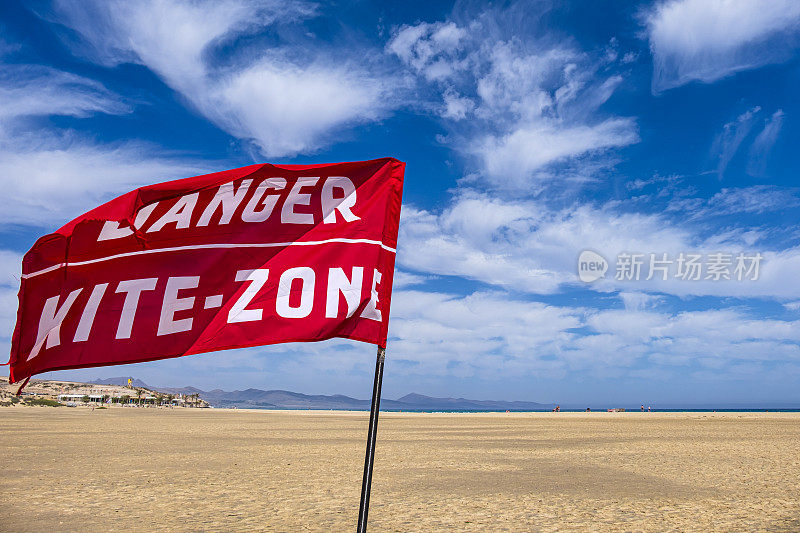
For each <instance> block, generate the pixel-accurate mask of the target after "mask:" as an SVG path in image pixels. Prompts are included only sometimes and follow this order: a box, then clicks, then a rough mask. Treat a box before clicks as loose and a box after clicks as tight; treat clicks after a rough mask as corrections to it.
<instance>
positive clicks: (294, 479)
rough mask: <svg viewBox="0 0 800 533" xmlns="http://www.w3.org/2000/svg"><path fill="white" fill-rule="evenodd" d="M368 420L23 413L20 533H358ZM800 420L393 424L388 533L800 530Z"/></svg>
mask: <svg viewBox="0 0 800 533" xmlns="http://www.w3.org/2000/svg"><path fill="white" fill-rule="evenodd" d="M366 417H367V414H366V413H341V412H338V413H337V412H333V413H331V412H325V413H321V412H265V411H244V410H240V411H224V410H211V411H209V410H168V411H163V410H147V409H141V410H139V409H116V410H115V409H109V410H105V411H94V412H92V411H90V410H85V409H84V410H80V409H35V408H7V409H4V410H2V411H0V446H2V449H3V454H2V459H0V468H2V472H3V474H2V477H0V493H2V494H3V497H2V498H0V524H2V527H0V528H1V529H3V530H4V531H23V532H24V531H43V530H52V531H78V530H90V531H128V530H130V531H152V530H171V531H190V530H191V531H197V530H217V531H237V530H275V531H297V530H313V531H348V530H351V529H353V528H354V525H355V518H356V515H357V510H358V497H359V491H360V483H361V469H362V460H363V447H364V439H365V433H366ZM798 443H800V415H798V414H777V413H716V414H712V413H708V414H698V413H693V414H677V413H669V414H664V413H658V414H656V413H652V414H648V413H591V414H582V413H558V414H555V413H538V414H514V413H512V414H476V415H469V414H399V413H385V414H383V415H382V416H381V423H380V431H379V436H378V449H377V455H376V464H375V474H374V476H375V477H374V480H373V490H372V493H373V496H372V506H371V511H370V530H371V531H436V530H451V529H457V530H466V531H487V530H489V531H531V530H537V529H538V530H541V531H554V530H593V531H597V530H602V531H640V530H652V531H665V530H680V531H686V530H695V531H733V530H739V531H741V530H785V531H791V530H798V529H800V500H798V496H799V495H800V489H799V488H798V481H797V480H798V479H800V459H798V454H797V445H798Z"/></svg>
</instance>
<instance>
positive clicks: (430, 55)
mask: <svg viewBox="0 0 800 533" xmlns="http://www.w3.org/2000/svg"><path fill="white" fill-rule="evenodd" d="M466 36H467V30H466V29H465V28H459V27H458V26H457V25H456V24H454V23H453V22H437V23H433V24H428V23H425V22H423V23H420V24H417V25H414V26H407V25H406V26H402V27H401V28H399V29H398V30H396V31H395V33H394V36H393V37H392V39H391V40H390V41H389V43H388V44H387V45H386V48H387V50H389V51H390V52H391V53H393V54H395V55H396V56H397V57H399V58H400V59H401V60H402V61H403V62H404V63H406V64H408V65H410V66H411V67H412V68H414V70H415V71H416V72H418V73H420V74H422V75H423V76H424V77H425V78H427V79H428V80H431V81H433V80H444V79H447V78H449V77H450V76H452V75H453V74H454V73H455V72H456V71H457V70H460V69H461V68H463V67H465V66H466V65H465V64H464V63H461V64H459V61H458V60H457V59H456V53H457V52H458V51H459V50H460V48H461V45H462V42H463V41H464V39H465V37H466Z"/></svg>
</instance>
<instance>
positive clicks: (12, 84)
mask: <svg viewBox="0 0 800 533" xmlns="http://www.w3.org/2000/svg"><path fill="white" fill-rule="evenodd" d="M130 111H132V107H131V106H130V105H129V104H127V103H125V102H124V101H123V99H122V98H120V97H119V96H118V95H115V94H113V93H112V92H111V91H109V90H108V89H106V88H105V87H104V86H103V85H102V84H100V83H98V82H96V81H94V80H90V79H88V78H84V77H82V76H77V75H75V74H70V73H68V72H64V71H61V70H56V69H53V68H50V67H45V66H41V65H25V64H21V65H3V68H2V70H0V121H8V120H13V119H18V118H21V117H31V116H48V115H62V116H72V117H87V116H89V115H92V114H94V113H108V114H114V115H118V114H124V113H129V112H130Z"/></svg>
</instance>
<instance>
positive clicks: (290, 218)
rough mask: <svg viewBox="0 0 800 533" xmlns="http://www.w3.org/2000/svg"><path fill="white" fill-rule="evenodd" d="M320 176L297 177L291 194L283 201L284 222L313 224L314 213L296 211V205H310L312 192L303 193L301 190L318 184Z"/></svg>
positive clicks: (282, 216) (282, 217)
mask: <svg viewBox="0 0 800 533" xmlns="http://www.w3.org/2000/svg"><path fill="white" fill-rule="evenodd" d="M317 181H319V178H297V182H295V184H294V186H293V187H292V190H291V191H290V192H289V196H288V197H287V198H286V201H285V202H284V203H283V209H281V222H283V223H284V224H313V223H314V215H313V214H311V213H296V212H295V210H294V207H295V206H296V205H309V204H310V203H311V195H310V194H301V193H300V191H301V189H303V187H313V186H314V185H316V184H317Z"/></svg>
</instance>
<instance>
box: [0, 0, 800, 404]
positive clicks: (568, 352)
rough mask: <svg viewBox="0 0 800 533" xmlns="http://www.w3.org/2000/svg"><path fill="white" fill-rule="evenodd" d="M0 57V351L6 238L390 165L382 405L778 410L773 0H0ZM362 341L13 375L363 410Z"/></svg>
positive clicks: (365, 363)
mask: <svg viewBox="0 0 800 533" xmlns="http://www.w3.org/2000/svg"><path fill="white" fill-rule="evenodd" d="M0 64H1V66H0V186H2V190H3V193H2V195H0V302H1V303H2V305H0V349H2V350H5V351H6V353H8V352H9V350H10V338H11V334H12V331H13V327H14V321H15V316H16V307H17V300H16V293H17V290H18V288H19V274H20V263H21V259H22V255H23V254H24V253H25V252H26V251H27V250H28V249H29V248H30V247H31V246H32V245H33V243H34V242H35V241H36V239H37V238H38V237H40V236H42V235H45V234H47V233H50V232H52V231H54V230H55V229H57V228H58V227H60V226H61V225H62V224H64V223H65V222H66V221H68V220H70V219H72V218H74V217H76V216H78V215H79V214H81V213H83V212H85V211H87V210H89V209H90V208H92V207H94V206H96V205H98V204H99V203H102V202H104V201H106V200H108V199H111V198H113V197H115V196H117V195H120V194H122V193H125V192H127V191H129V190H131V189H134V188H136V187H139V186H141V185H146V184H151V183H156V182H161V181H167V180H170V179H175V178H180V177H186V176H192V175H198V174H204V173H208V172H213V171H217V170H222V169H226V168H234V167H239V166H244V165H248V164H252V163H263V162H271V163H298V164H302V163H322V162H335V161H358V160H367V159H373V158H378V157H387V156H391V157H396V158H398V159H400V160H402V161H405V162H406V163H407V167H406V178H405V189H404V199H403V213H402V218H401V229H400V236H399V245H398V253H397V273H396V276H395V283H394V291H393V298H392V309H391V320H390V329H389V342H388V350H387V362H386V370H385V372H386V374H385V378H384V387H383V391H384V397H387V398H397V397H399V396H402V395H404V394H407V393H409V392H417V393H421V394H427V395H431V396H455V397H468V398H475V399H500V400H527V401H539V402H545V403H549V402H557V403H561V404H566V405H584V404H585V405H594V406H598V405H599V406H612V405H622V404H628V405H638V404H640V403H644V404H647V405H653V406H655V407H657V406H662V407H663V406H669V405H709V404H713V405H734V404H736V405H741V404H748V405H775V406H788V405H791V406H798V405H800V279H798V273H800V227H799V226H798V221H799V220H800V188H799V187H798V183H797V176H798V174H799V173H800V160H798V158H797V157H796V147H797V146H798V142H800V98H798V96H797V95H798V86H800V3H798V2H796V1H794V0H770V1H756V0H670V1H656V2H614V1H600V2H579V1H573V2H550V1H544V0H543V1H528V2H501V3H492V4H489V3H480V2H456V3H447V2H413V1H409V2H386V3H384V2H365V1H342V2H330V3H312V2H306V1H300V0H297V1H272V0H266V1H262V0H206V1H203V0H197V1H189V0H142V1H139V2H128V1H124V0H85V1H82V2H69V1H58V0H56V1H52V2H51V1H44V0H42V1H39V0H31V1H29V2H15V1H9V2H3V3H2V4H0ZM793 146H794V147H795V148H794V149H793V148H792V147H793ZM374 350H375V349H374V346H370V345H367V344H363V343H358V342H354V341H344V340H333V341H326V342H322V343H312V344H286V345H279V346H268V347H262V348H251V349H242V350H232V351H226V352H218V353H212V354H205V355H193V356H189V357H182V358H177V359H170V360H164V361H158V362H152V363H141V364H136V365H125V366H118V367H104V368H97V369H82V370H70V371H59V372H50V373H47V374H44V375H42V376H40V377H45V378H58V379H75V380H90V379H95V378H105V377H113V376H129V375H130V376H134V377H137V378H139V379H142V380H143V381H145V382H147V383H148V384H150V385H155V386H188V385H192V386H196V387H199V388H202V389H214V388H221V389H226V390H233V389H245V388H248V387H255V388H261V389H287V390H293V391H296V392H303V393H309V394H347V395H350V396H354V397H358V398H368V397H369V395H370V392H371V387H372V374H373V365H374V359H375V355H374Z"/></svg>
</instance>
